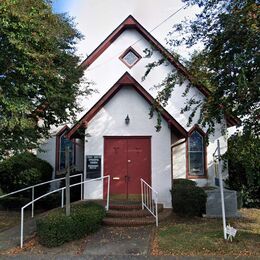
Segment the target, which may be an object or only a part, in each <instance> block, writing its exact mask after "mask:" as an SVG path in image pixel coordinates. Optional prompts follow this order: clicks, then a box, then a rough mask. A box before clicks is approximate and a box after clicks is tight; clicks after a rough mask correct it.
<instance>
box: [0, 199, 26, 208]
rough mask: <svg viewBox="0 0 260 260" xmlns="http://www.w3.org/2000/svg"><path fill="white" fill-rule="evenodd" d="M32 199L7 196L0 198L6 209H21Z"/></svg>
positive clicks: (0, 202)
mask: <svg viewBox="0 0 260 260" xmlns="http://www.w3.org/2000/svg"><path fill="white" fill-rule="evenodd" d="M30 201H31V199H30V198H25V197H5V198H2V199H0V206H1V207H2V208H3V209H5V210H19V211H20V210H21V207H23V206H24V205H25V204H27V203H29V202H30Z"/></svg>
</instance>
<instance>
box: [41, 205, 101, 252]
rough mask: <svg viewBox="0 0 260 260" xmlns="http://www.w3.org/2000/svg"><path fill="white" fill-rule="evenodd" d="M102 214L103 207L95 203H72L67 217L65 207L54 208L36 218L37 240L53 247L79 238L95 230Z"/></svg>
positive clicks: (99, 223) (98, 225)
mask: <svg viewBox="0 0 260 260" xmlns="http://www.w3.org/2000/svg"><path fill="white" fill-rule="evenodd" d="M104 216H105V210H104V207H102V206H100V205H97V204H95V203H84V204H83V203H80V204H76V205H72V207H71V215H70V216H69V217H67V216H66V215H65V209H58V210H54V211H52V212H50V213H49V214H48V215H47V216H44V217H42V218H41V219H38V220H37V223H36V225H37V235H38V237H39V242H40V243H41V244H42V245H44V246H46V247H55V246H59V245H62V244H64V243H65V242H68V241H72V240H76V239H80V238H82V237H83V236H85V235H86V234H89V233H92V232H94V231H97V230H98V229H99V227H100V225H101V222H102V219H103V218H104Z"/></svg>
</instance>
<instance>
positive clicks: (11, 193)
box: [0, 173, 83, 218]
mask: <svg viewBox="0 0 260 260" xmlns="http://www.w3.org/2000/svg"><path fill="white" fill-rule="evenodd" d="M78 176H80V181H81V182H82V180H83V173H78V174H74V175H70V176H69V177H70V178H71V179H72V178H75V177H78ZM62 180H65V177H62V178H57V179H53V180H50V181H45V182H40V183H37V184H35V185H32V186H29V187H25V188H23V189H20V190H16V191H12V192H10V193H7V194H4V195H1V196H0V199H3V198H5V197H8V196H11V195H14V194H17V193H20V192H23V191H26V190H29V189H31V198H32V200H31V201H33V200H34V197H35V188H36V187H39V186H42V185H45V184H48V183H52V182H57V181H62ZM80 192H81V199H82V198H83V188H82V186H81V190H80ZM31 205H32V218H33V217H34V203H32V204H31Z"/></svg>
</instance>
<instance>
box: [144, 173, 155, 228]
mask: <svg viewBox="0 0 260 260" xmlns="http://www.w3.org/2000/svg"><path fill="white" fill-rule="evenodd" d="M140 181H141V195H142V209H144V208H146V209H147V210H148V211H149V212H150V213H151V214H152V215H153V216H154V217H155V220H156V222H155V223H156V227H158V224H159V223H158V222H159V220H158V192H157V191H156V190H155V189H153V188H152V187H151V186H150V185H149V184H148V183H147V182H146V181H145V180H143V179H142V178H141V179H140ZM153 194H154V196H153Z"/></svg>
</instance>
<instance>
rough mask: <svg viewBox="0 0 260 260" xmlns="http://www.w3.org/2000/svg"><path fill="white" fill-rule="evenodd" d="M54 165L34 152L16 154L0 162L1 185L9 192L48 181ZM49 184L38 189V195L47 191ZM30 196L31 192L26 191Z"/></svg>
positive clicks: (25, 194)
mask: <svg viewBox="0 0 260 260" xmlns="http://www.w3.org/2000/svg"><path fill="white" fill-rule="evenodd" d="M52 170H53V169H52V166H51V165H50V164H49V163H48V162H46V161H43V160H41V159H39V158H37V157H36V156H35V155H33V154H32V153H28V152H25V153H21V154H18V155H14V156H12V157H10V158H8V159H6V160H4V161H2V162H1V163H0V178H1V182H0V187H1V189H2V190H3V192H5V193H9V192H12V191H15V190H18V189H22V188H24V187H27V186H31V185H34V184H36V183H40V182H44V181H48V180H50V179H51V177H52ZM48 189H49V185H43V186H41V187H38V188H37V189H36V194H35V195H36V196H39V195H40V194H43V193H45V192H46V191H47V190H48ZM24 196H25V197H28V196H30V195H29V192H27V193H26V192H25V193H24Z"/></svg>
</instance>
